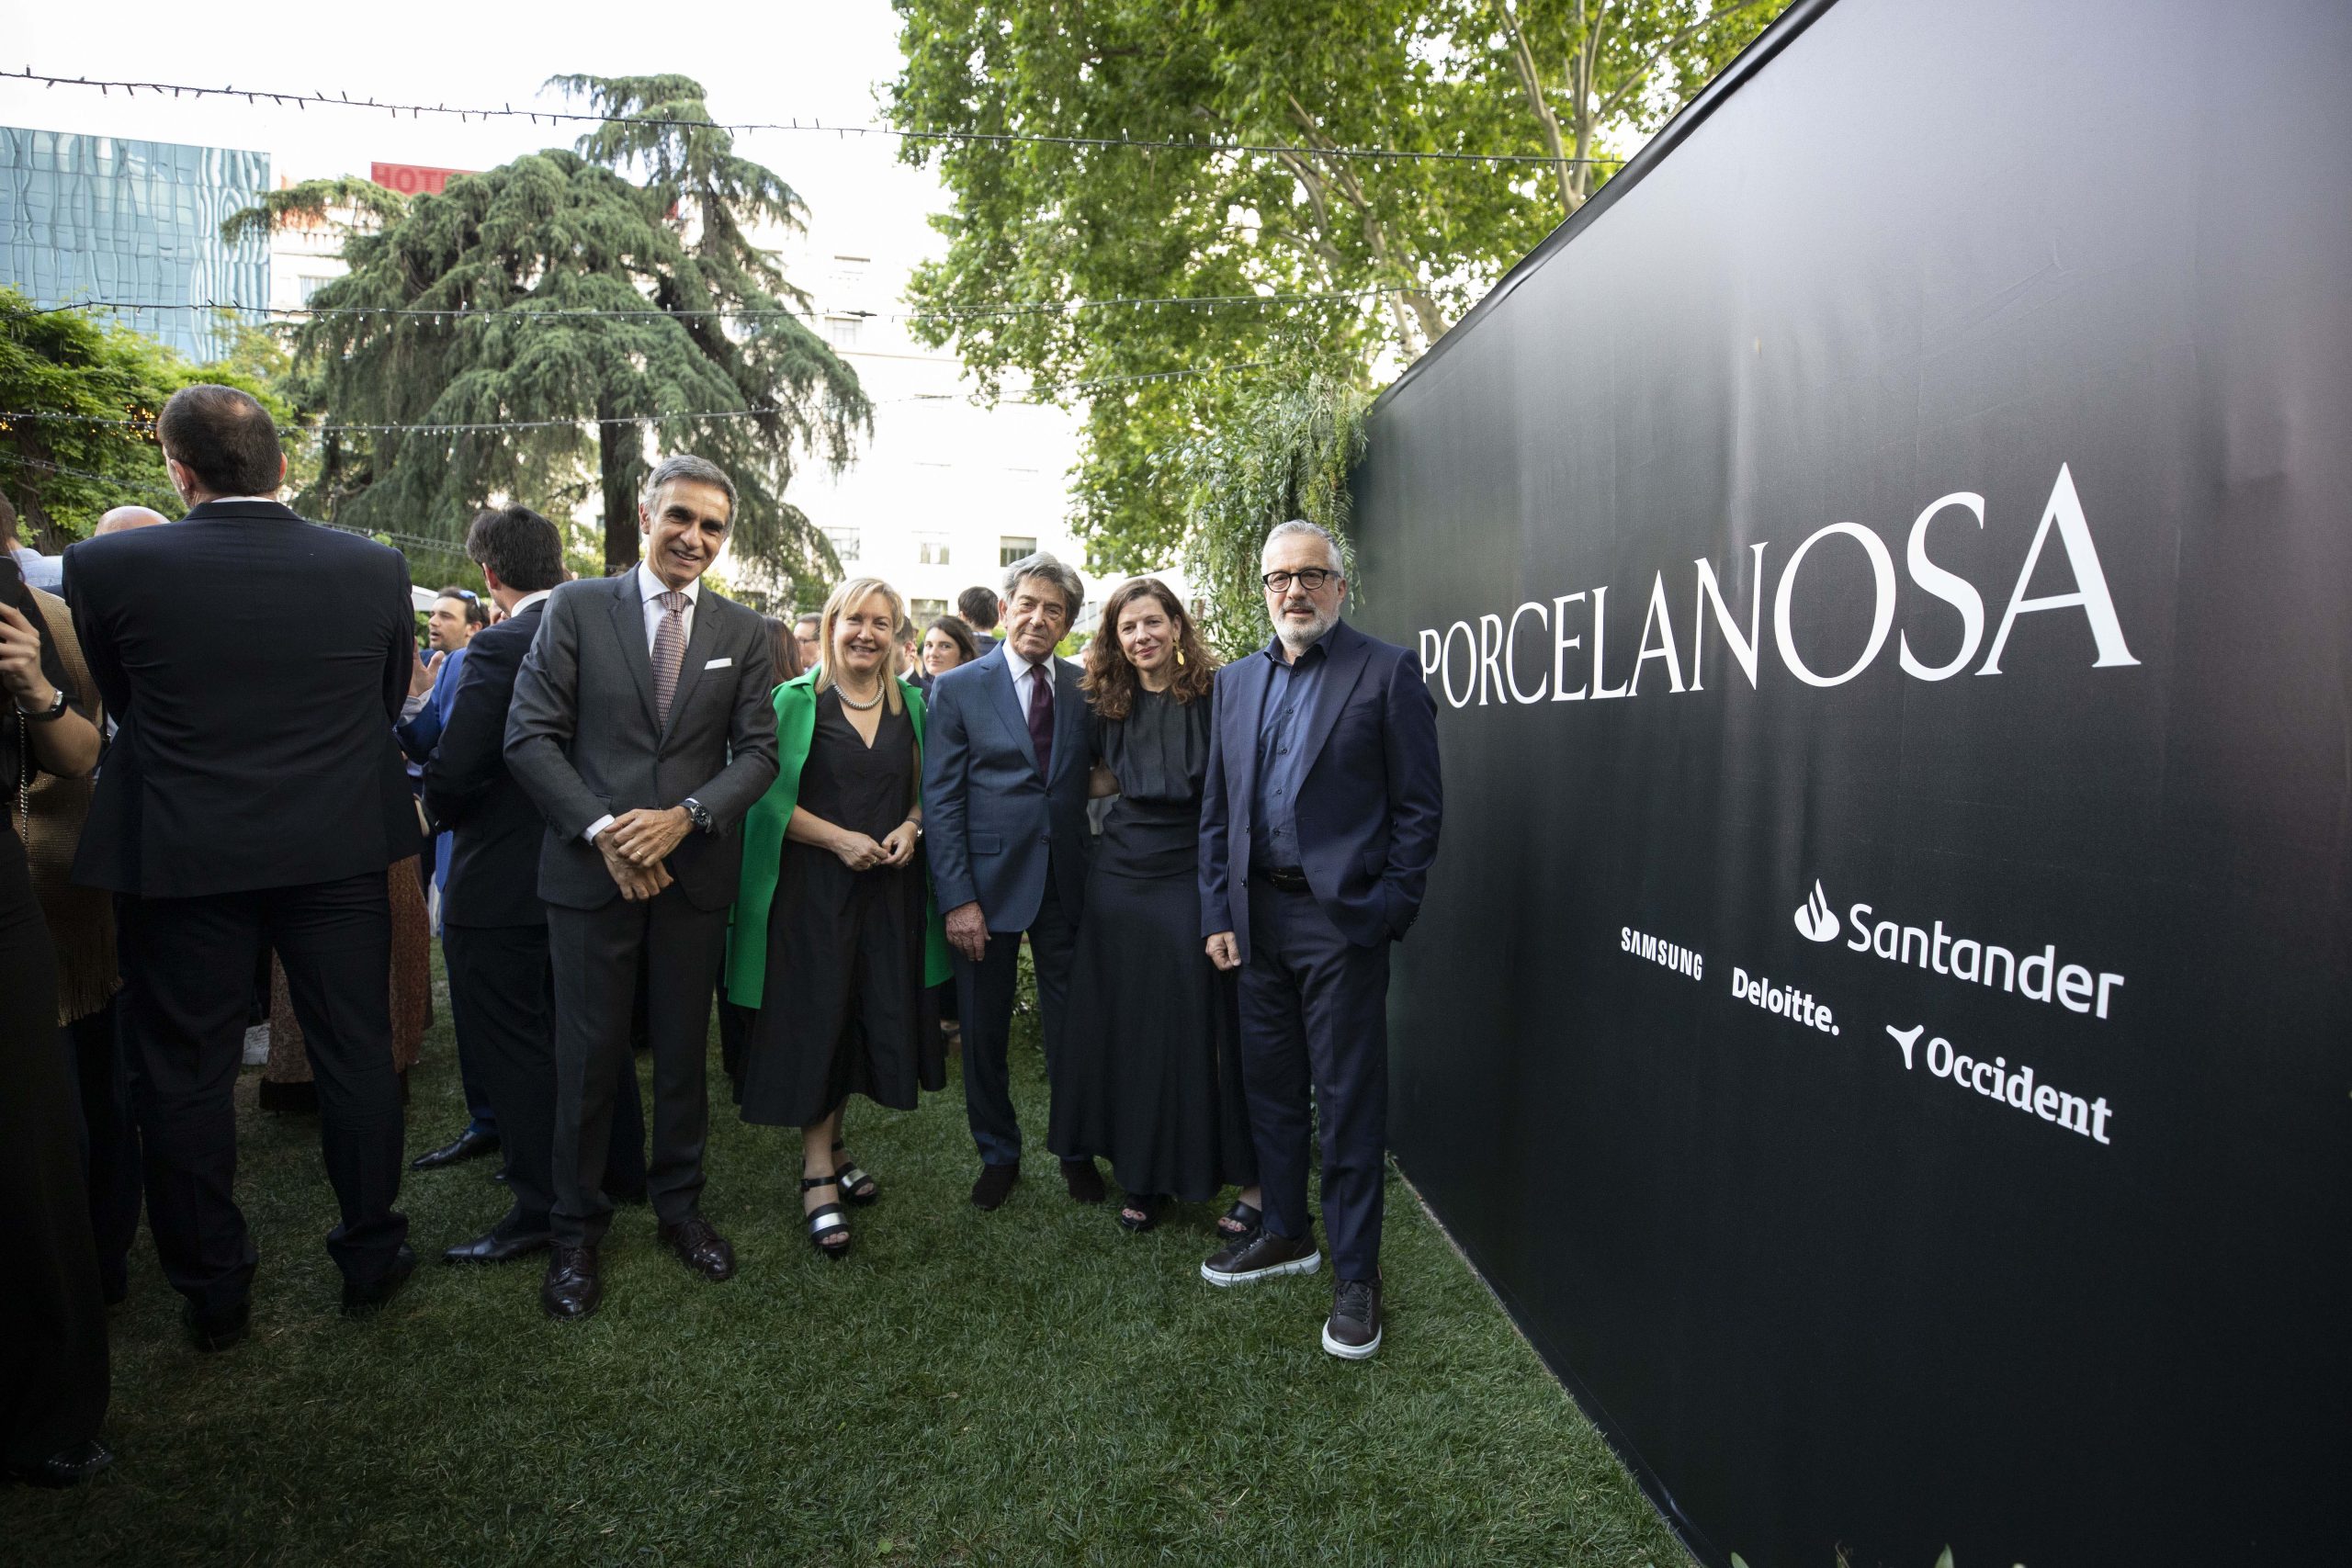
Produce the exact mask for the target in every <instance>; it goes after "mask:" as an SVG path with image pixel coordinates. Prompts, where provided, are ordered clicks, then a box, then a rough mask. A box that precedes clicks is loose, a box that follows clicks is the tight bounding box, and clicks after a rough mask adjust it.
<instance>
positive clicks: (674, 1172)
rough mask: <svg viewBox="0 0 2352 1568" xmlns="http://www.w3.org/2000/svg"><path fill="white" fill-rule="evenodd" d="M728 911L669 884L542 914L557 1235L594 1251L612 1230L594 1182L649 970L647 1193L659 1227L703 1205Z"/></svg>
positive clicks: (604, 1198)
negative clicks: (637, 898) (594, 905)
mask: <svg viewBox="0 0 2352 1568" xmlns="http://www.w3.org/2000/svg"><path fill="white" fill-rule="evenodd" d="M726 940H727V911H726V910H725V909H697V908H695V906H694V905H693V903H692V902H690V901H689V900H688V899H687V897H686V896H685V893H684V890H683V889H681V888H678V887H676V886H672V887H670V888H668V889H667V890H665V891H663V892H662V893H660V894H658V895H656V896H655V897H652V898H650V899H647V900H645V901H643V902H641V903H631V902H630V901H628V899H625V898H622V897H617V896H616V897H614V899H613V901H612V902H611V903H609V904H607V905H605V907H604V908H601V909H567V908H561V907H560V906H550V907H549V908H548V953H549V956H550V957H551V959H552V960H553V964H554V969H555V998H556V1000H555V1069H556V1110H555V1207H554V1211H553V1225H552V1228H553V1230H554V1232H555V1238H556V1240H557V1241H558V1242H560V1243H561V1244H562V1245H564V1246H566V1247H594V1246H595V1245H596V1244H597V1243H598V1242H600V1241H602V1240H603V1239H604V1235H605V1230H606V1228H607V1227H608V1226H610V1225H611V1224H612V1219H613V1205H612V1200H611V1198H610V1196H609V1195H608V1194H607V1193H606V1192H605V1190H604V1188H603V1186H602V1179H603V1176H604V1172H605V1159H606V1156H607V1154H608V1153H609V1151H610V1149H611V1146H612V1141H613V1133H614V1108H615V1103H616V1099H617V1097H618V1095H619V1093H620V1089H621V1078H622V1076H623V1075H624V1074H628V1075H632V1083H633V1082H634V1077H633V1075H634V1074H635V1072H636V1066H635V1065H634V1063H633V1061H632V1060H631V1058H630V1055H629V1032H630V1021H631V1019H632V1016H633V1015H634V1013H635V1007H634V1001H635V998H636V994H637V976H638V970H639V964H642V965H643V967H644V969H645V973H646V1032H647V1034H648V1035H649V1036H650V1040H651V1043H652V1052H653V1158H652V1160H651V1162H650V1165H649V1166H648V1167H647V1169H646V1179H645V1190H646V1196H647V1197H648V1198H650V1199H651V1200H652V1202H653V1214H654V1217H655V1218H656V1219H657V1220H659V1221H660V1222H661V1223H662V1224H665V1225H674V1224H679V1223H680V1222H682V1221H684V1220H688V1219H691V1218H693V1217H694V1215H695V1212H696V1210H697V1209H698V1207H699V1205H700V1203H701V1201H702V1184H703V1178H702V1149H703V1140H704V1137H705V1134H707V1130H708V1127H709V1121H710V1105H709V1100H708V1099H707V1093H706V1088H705V1082H704V1078H705V1073H706V1067H705V1061H706V1058H707V1055H708V1042H709V1039H710V1007H711V998H712V997H713V996H714V995H716V994H717V990H718V955H719V950H720V948H721V946H722V945H723V944H724V943H725V942H726Z"/></svg>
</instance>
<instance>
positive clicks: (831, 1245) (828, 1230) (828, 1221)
mask: <svg viewBox="0 0 2352 1568" xmlns="http://www.w3.org/2000/svg"><path fill="white" fill-rule="evenodd" d="M840 1185H841V1178H839V1177H838V1176H804V1177H802V1178H801V1179H800V1190H802V1191H803V1192H814V1191H816V1190H818V1189H820V1188H824V1187H833V1188H838V1187H839V1186H840ZM802 1217H803V1218H805V1219H806V1220H807V1221H808V1222H809V1246H811V1247H815V1248H816V1249H817V1250H818V1251H820V1252H821V1253H823V1254H824V1255H825V1256H826V1257H828V1258H831V1259H832V1260H833V1261H834V1262H836V1263H839V1262H840V1261H841V1260H842V1258H847V1257H848V1256H849V1221H848V1220H847V1219H846V1218H845V1217H843V1215H842V1206H841V1205H840V1204H839V1203H820V1204H818V1205H817V1206H816V1207H815V1208H813V1209H811V1210H809V1212H808V1213H807V1214H805V1215H804V1216H802Z"/></svg>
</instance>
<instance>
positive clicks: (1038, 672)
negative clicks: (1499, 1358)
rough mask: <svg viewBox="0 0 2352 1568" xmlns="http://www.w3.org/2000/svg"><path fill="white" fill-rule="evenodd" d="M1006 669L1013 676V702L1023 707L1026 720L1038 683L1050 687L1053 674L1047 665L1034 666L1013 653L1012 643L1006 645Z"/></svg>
mask: <svg viewBox="0 0 2352 1568" xmlns="http://www.w3.org/2000/svg"><path fill="white" fill-rule="evenodd" d="M1052 658H1053V655H1052V654H1050V653H1048V654H1046V659H1047V660H1051V659H1052ZM1004 667H1005V669H1006V670H1008V671H1011V672H1012V696H1013V700H1014V701H1016V702H1018V703H1019V704H1020V705H1021V716H1022V718H1023V719H1024V720H1025V719H1027V718H1028V716H1029V699H1030V698H1031V697H1033V696H1035V694H1036V685H1037V682H1039V681H1041V680H1042V681H1044V682H1046V684H1047V686H1048V687H1050V686H1051V685H1052V683H1053V679H1054V677H1053V674H1052V672H1051V671H1049V670H1048V669H1047V668H1046V665H1045V664H1043V663H1037V664H1032V663H1030V662H1029V661H1028V660H1025V659H1023V658H1022V657H1021V655H1019V654H1017V653H1015V652H1013V651H1012V644H1011V643H1010V642H1008V643H1006V644H1005V645H1004Z"/></svg>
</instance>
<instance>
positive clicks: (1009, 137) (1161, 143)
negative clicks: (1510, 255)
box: [0, 65, 1625, 167]
mask: <svg viewBox="0 0 2352 1568" xmlns="http://www.w3.org/2000/svg"><path fill="white" fill-rule="evenodd" d="M0 80H6V81H18V82H28V83H37V84H39V85H42V86H44V87H96V88H97V89H98V91H99V93H100V94H101V95H102V96H103V95H106V94H107V93H110V92H111V91H112V90H113V89H114V88H117V87H119V88H121V89H122V90H123V92H124V94H125V95H126V96H136V95H137V94H139V93H141V92H150V93H154V94H156V95H157V96H161V95H163V94H165V93H169V94H170V95H171V96H173V97H175V98H176V97H180V96H183V95H185V96H189V97H197V98H243V99H244V100H245V101H246V102H247V103H249V104H256V105H258V104H263V103H269V104H274V105H277V107H281V108H282V107H287V106H288V105H290V106H292V107H295V108H298V109H299V108H307V107H310V106H311V105H312V104H320V105H323V106H325V107H331V108H359V109H382V110H384V111H386V112H387V113H389V114H390V115H391V116H392V117H393V118H395V119H397V118H400V117H401V115H403V114H405V115H407V116H408V117H409V118H412V119H421V118H424V116H426V115H428V114H430V115H455V116H457V117H458V119H459V120H460V121H471V120H476V119H481V120H492V119H528V120H530V121H531V123H532V124H534V125H536V124H537V123H538V122H539V121H541V120H545V121H547V122H548V124H550V125H567V124H568V125H660V126H675V127H677V128H679V129H681V130H727V131H739V130H807V131H819V132H822V131H831V132H832V133H833V134H834V135H835V136H837V137H840V138H842V139H844V140H846V139H847V138H849V137H852V136H886V137H895V138H897V139H899V140H900V141H918V142H976V143H980V144H984V145H994V146H1050V147H1086V148H1112V147H1132V148H1141V149H1145V150H1165V151H1168V152H1207V153H1212V154H1215V153H1221V152H1222V153H1235V154H1253V155H1258V156H1264V157H1294V158H1363V159H1369V160H1372V161H1374V162H1383V161H1385V162H1390V163H1435V164H1543V165H1544V166H1546V167H1556V166H1559V165H1562V164H1611V165H1614V164H1623V163H1624V162H1625V160H1624V159H1623V158H1606V157H1592V158H1555V157H1554V156H1552V155H1551V154H1550V153H1548V152H1407V151H1405V150H1403V149H1401V148H1394V147H1315V146H1294V145H1291V144H1288V143H1283V142H1252V141H1176V140H1173V139H1158V138H1151V137H1134V136H1046V135H1039V134H1036V133H1034V132H1025V131H986V130H901V129H899V127H897V126H888V125H828V124H826V123H825V122H824V121H822V120H818V119H807V120H803V119H789V120H715V119H683V118H674V117H671V116H664V115H618V114H590V113H586V112H583V111H581V110H577V109H518V108H516V107H514V106H513V105H512V104H502V105H500V106H499V107H496V108H464V107H459V108H451V107H449V106H448V105H447V104H424V103H388V102H381V101H379V100H378V99H375V98H372V97H367V98H355V97H353V96H351V95H350V94H348V93H338V94H335V95H334V96H328V95H327V94H325V93H299V92H291V93H290V92H286V91H282V90H277V89H272V88H266V87H235V86H227V87H200V86H196V85H191V84H188V83H185V82H130V81H116V80H113V79H110V78H107V79H100V78H96V77H89V76H53V75H51V74H49V73H45V72H39V71H35V70H34V69H33V68H32V67H31V66H29V65H28V66H26V67H25V68H24V69H23V70H22V71H0Z"/></svg>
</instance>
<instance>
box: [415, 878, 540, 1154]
mask: <svg viewBox="0 0 2352 1568" xmlns="http://www.w3.org/2000/svg"><path fill="white" fill-rule="evenodd" d="M476 929H478V930H483V931H487V930H490V929H492V928H490V927H478V928H476ZM536 929H537V931H538V933H539V946H540V951H541V953H542V956H544V954H545V952H546V947H547V928H546V927H545V926H540V927H537V928H536ZM441 961H442V963H443V964H446V965H447V967H448V970H449V1027H450V1029H451V1031H452V1032H454V1033H455V1034H456V1035H457V1037H458V1088H459V1089H460V1090H461V1091H462V1092H463V1093H464V1095H465V1097H466V1131H468V1132H469V1133H490V1134H500V1135H502V1136H503V1131H504V1130H503V1128H501V1127H500V1126H499V1124H498V1109H497V1107H496V1106H495V1105H494V1104H492V1100H491V1098H490V1072H489V1070H488V1069H486V1068H485V1067H484V1066H483V1065H482V1062H483V1056H484V1054H485V1053H486V1052H489V1051H491V1050H493V1049H495V1047H492V1046H490V1045H486V1044H484V1043H481V1042H480V1041H478V1040H476V1039H475V1038H474V1036H475V1035H476V1033H477V1032H479V1031H480V1028H481V1025H479V1024H477V1023H473V1022H470V1021H468V1019H467V1017H466V1014H465V1012H464V1010H463V1006H462V1004H461V1003H459V1002H458V977H457V969H458V955H457V953H456V951H455V950H454V949H453V948H452V946H451V945H450V942H449V921H448V918H447V916H444V917H443V918H442V920H441ZM550 1016H552V1014H550ZM509 1179H510V1180H511V1179H512V1178H509Z"/></svg>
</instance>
